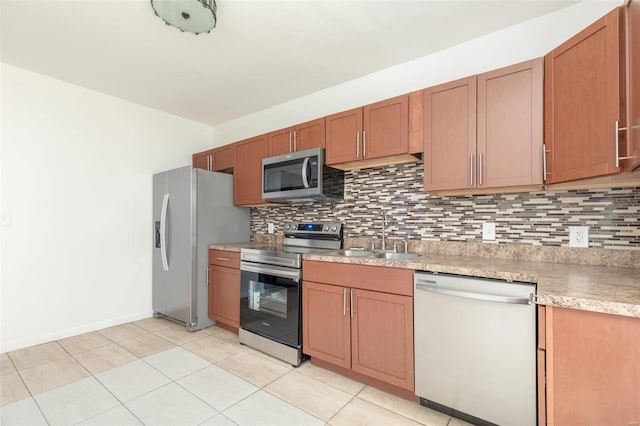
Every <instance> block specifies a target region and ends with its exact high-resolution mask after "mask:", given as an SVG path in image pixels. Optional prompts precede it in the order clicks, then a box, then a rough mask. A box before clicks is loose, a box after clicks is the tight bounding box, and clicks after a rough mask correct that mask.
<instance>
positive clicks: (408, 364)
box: [351, 290, 414, 391]
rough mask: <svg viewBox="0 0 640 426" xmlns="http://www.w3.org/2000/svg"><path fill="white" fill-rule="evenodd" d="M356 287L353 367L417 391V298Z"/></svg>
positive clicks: (352, 340)
mask: <svg viewBox="0 0 640 426" xmlns="http://www.w3.org/2000/svg"><path fill="white" fill-rule="evenodd" d="M352 291H353V296H352V297H353V311H352V315H353V318H352V320H351V342H352V343H351V344H352V359H351V368H352V369H353V371H356V372H358V373H362V374H366V375H367V376H370V377H373V378H376V379H379V380H383V381H385V382H387V383H391V384H393V385H396V386H399V387H402V388H405V389H408V390H410V391H413V389H414V386H413V376H414V372H413V298H411V297H408V296H398V295H395V294H387V293H379V292H376V291H367V290H352Z"/></svg>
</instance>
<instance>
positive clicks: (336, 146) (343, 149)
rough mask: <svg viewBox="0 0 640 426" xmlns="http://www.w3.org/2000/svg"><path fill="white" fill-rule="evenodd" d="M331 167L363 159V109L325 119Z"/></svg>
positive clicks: (328, 159) (327, 153)
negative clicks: (361, 138)
mask: <svg viewBox="0 0 640 426" xmlns="http://www.w3.org/2000/svg"><path fill="white" fill-rule="evenodd" d="M325 126H326V136H327V141H326V145H327V152H326V163H327V164H329V165H332V164H338V163H345V162H349V161H357V160H360V159H362V149H361V142H362V141H361V140H360V137H361V134H362V108H356V109H352V110H349V111H344V112H340V113H338V114H333V115H329V116H327V117H325Z"/></svg>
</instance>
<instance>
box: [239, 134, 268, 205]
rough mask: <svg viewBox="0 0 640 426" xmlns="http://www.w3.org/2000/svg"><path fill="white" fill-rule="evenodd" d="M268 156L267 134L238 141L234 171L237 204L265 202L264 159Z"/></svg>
mask: <svg viewBox="0 0 640 426" xmlns="http://www.w3.org/2000/svg"><path fill="white" fill-rule="evenodd" d="M266 156H267V137H266V135H262V136H258V137H255V138H252V139H248V140H246V141H242V142H238V143H237V145H236V167H235V170H234V173H233V200H234V204H235V205H256V204H263V203H264V200H263V199H262V159H263V158H265V157H266Z"/></svg>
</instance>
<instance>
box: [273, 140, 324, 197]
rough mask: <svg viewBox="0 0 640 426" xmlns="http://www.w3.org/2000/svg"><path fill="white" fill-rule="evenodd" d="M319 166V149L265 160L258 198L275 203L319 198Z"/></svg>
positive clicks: (322, 163)
mask: <svg viewBox="0 0 640 426" xmlns="http://www.w3.org/2000/svg"><path fill="white" fill-rule="evenodd" d="M323 166H324V152H323V150H322V149H321V148H316V149H309V150H306V151H299V152H295V153H291V154H284V155H279V156H277V157H270V158H265V159H264V160H262V197H263V198H264V199H265V200H277V199H291V198H293V199H295V198H296V197H313V196H317V195H321V193H322V172H323Z"/></svg>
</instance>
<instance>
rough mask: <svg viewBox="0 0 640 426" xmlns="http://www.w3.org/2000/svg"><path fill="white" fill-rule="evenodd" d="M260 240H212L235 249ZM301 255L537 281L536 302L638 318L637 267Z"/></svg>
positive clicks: (254, 245) (465, 258) (639, 276)
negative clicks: (247, 241) (226, 241)
mask: <svg viewBox="0 0 640 426" xmlns="http://www.w3.org/2000/svg"><path fill="white" fill-rule="evenodd" d="M261 246H264V244H262V243H239V244H222V245H211V246H209V247H210V248H213V249H219V250H229V251H240V248H242V247H252V248H259V247H261ZM303 258H304V259H305V260H316V261H322V262H337V263H350V264H358V265H373V266H386V267H394V268H404V269H414V270H419V271H431V272H441V273H450V274H459V275H467V276H473V277H482V278H495V279H504V280H511V281H520V282H531V283H536V284H537V303H538V304H540V305H548V306H556V307H562V308H573V309H581V310H586V311H592V312H601V313H610V314H616V315H624V316H629V317H636V318H640V269H638V268H619V267H609V266H593V265H578V264H570V263H551V262H534V261H526V260H508V259H498V258H487V257H471V256H453V255H445V254H425V255H423V256H421V257H418V258H416V259H413V260H410V261H407V260H386V259H377V258H363V257H345V256H339V255H333V256H332V255H326V254H305V255H303Z"/></svg>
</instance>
